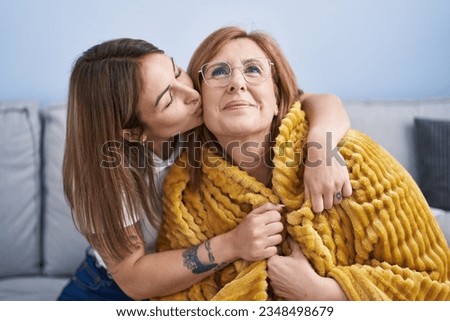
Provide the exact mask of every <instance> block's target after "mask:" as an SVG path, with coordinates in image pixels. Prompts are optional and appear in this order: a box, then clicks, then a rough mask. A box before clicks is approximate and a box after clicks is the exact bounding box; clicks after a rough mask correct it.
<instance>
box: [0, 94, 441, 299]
mask: <svg viewBox="0 0 450 321" xmlns="http://www.w3.org/2000/svg"><path fill="white" fill-rule="evenodd" d="M345 105H346V108H347V110H348V112H349V114H350V117H351V120H352V126H353V127H354V128H357V129H360V130H362V131H364V132H366V133H367V134H369V135H370V136H372V137H373V138H374V139H375V140H377V141H378V142H379V143H380V144H382V145H383V146H384V147H385V148H386V149H387V150H388V151H390V152H391V153H392V154H393V155H394V156H395V157H396V158H397V159H398V160H399V161H400V162H401V163H402V164H403V165H404V166H405V167H406V168H407V169H408V171H409V172H410V173H411V175H412V176H413V177H414V178H415V179H416V180H417V181H418V182H419V183H420V180H423V178H424V177H425V178H428V177H429V176H430V175H428V173H427V172H426V173H425V174H423V172H421V169H423V168H422V167H424V166H425V165H423V166H422V162H421V158H423V157H422V156H423V155H424V154H425V153H423V152H417V148H416V141H417V140H420V139H419V138H423V137H422V135H419V136H418V135H416V134H417V128H418V126H419V125H420V124H419V123H417V122H416V123H415V122H414V118H434V119H436V118H445V119H448V120H450V99H443V100H429V101H408V102H406V101H405V102H372V103H363V102H346V103H345ZM65 118H66V110H65V105H64V104H61V105H59V106H48V107H45V108H43V107H41V106H39V105H38V104H37V103H33V102H0V135H1V137H2V140H1V141H0V220H1V225H0V257H1V260H0V300H54V299H56V297H57V296H58V294H59V292H60V291H61V289H62V288H63V286H64V285H65V284H66V282H67V281H68V280H69V277H70V275H71V274H72V273H73V272H74V271H75V269H76V268H77V266H78V264H79V263H80V262H81V260H82V258H83V256H84V251H85V248H86V247H87V243H86V241H85V240H84V238H83V237H82V236H81V235H80V234H79V233H78V232H77V231H76V229H75V228H74V226H73V222H72V218H71V215H70V210H69V208H68V206H67V204H66V201H65V198H64V195H63V192H62V183H61V163H62V155H63V150H64V138H65V133H64V131H65ZM449 126H450V125H449ZM447 127H448V126H447ZM432 141H435V140H432ZM447 141H448V137H447ZM424 144H426V146H429V147H430V148H431V147H432V145H433V144H430V143H427V142H426V141H425V142H424ZM440 149H441V148H437V150H440ZM425 156H426V155H425ZM447 157H448V150H447ZM436 158H439V157H438V156H437V157H434V158H433V159H436ZM439 164H442V161H441V162H440V163H439ZM443 164H444V165H443V166H446V168H447V170H446V171H444V172H445V173H446V175H447V176H446V177H444V188H445V187H447V191H448V186H449V184H450V179H449V175H448V173H449V167H450V162H449V161H448V159H447V160H445V161H444V163H443ZM444 172H441V175H439V173H438V176H440V177H438V178H442V176H444V175H443V173H444ZM445 181H446V185H445ZM424 183H426V182H424ZM432 188H433V186H431V189H432ZM440 190H441V189H440ZM432 192H433V191H432ZM448 196H450V195H447V198H448ZM430 197H432V195H431V196H430ZM433 202H434V204H436V203H435V202H436V200H433ZM430 204H431V203H430ZM444 206H445V205H444ZM447 210H448V209H447ZM434 212H435V214H436V218H437V220H438V222H439V224H440V225H441V226H442V229H443V230H444V233H445V235H446V238H447V241H450V212H446V211H445V210H444V209H443V208H440V209H439V208H435V209H434Z"/></svg>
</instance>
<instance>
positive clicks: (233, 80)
mask: <svg viewBox="0 0 450 321" xmlns="http://www.w3.org/2000/svg"><path fill="white" fill-rule="evenodd" d="M246 84H247V82H246V81H245V78H244V75H243V74H242V72H241V70H240V69H239V68H232V70H231V75H230V82H229V83H228V85H227V89H228V91H230V92H234V91H239V90H244V89H245V86H246Z"/></svg>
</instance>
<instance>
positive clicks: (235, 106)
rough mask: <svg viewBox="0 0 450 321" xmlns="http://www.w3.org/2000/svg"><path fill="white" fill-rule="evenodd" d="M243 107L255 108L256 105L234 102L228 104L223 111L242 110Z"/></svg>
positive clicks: (239, 101) (246, 102) (241, 101)
mask: <svg viewBox="0 0 450 321" xmlns="http://www.w3.org/2000/svg"><path fill="white" fill-rule="evenodd" d="M242 107H255V105H254V104H252V103H250V102H248V101H246V100H233V101H230V102H229V103H227V104H226V105H225V107H224V108H223V109H224V110H227V109H240V108H242Z"/></svg>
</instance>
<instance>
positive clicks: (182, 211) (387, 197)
mask: <svg viewBox="0 0 450 321" xmlns="http://www.w3.org/2000/svg"><path fill="white" fill-rule="evenodd" d="M188 73H189V74H190V75H191V77H192V79H193V81H194V87H195V88H196V89H197V90H199V92H200V93H201V94H202V98H203V115H204V126H203V127H202V128H201V129H200V130H198V131H197V133H196V134H197V137H198V138H199V139H200V141H201V143H202V144H198V141H196V140H195V139H193V140H192V145H191V150H190V156H189V157H188V155H186V154H184V155H182V156H181V158H180V159H179V160H178V162H177V163H176V166H174V167H173V168H172V169H171V172H170V174H169V176H168V177H167V180H166V185H165V200H164V210H165V216H164V223H163V227H162V231H163V232H162V233H160V240H159V248H160V250H168V249H176V248H186V247H189V246H192V245H197V244H201V243H202V242H204V240H207V239H208V238H211V237H213V236H214V235H219V234H222V233H226V232H227V231H229V230H232V229H233V228H235V226H237V225H238V224H239V222H241V221H245V220H248V219H249V216H248V215H247V213H250V212H251V210H252V209H253V208H255V207H257V206H259V205H261V204H264V203H269V202H271V203H279V202H280V203H282V204H283V205H284V206H285V211H284V213H285V215H283V220H284V221H285V226H286V231H287V233H288V236H289V238H290V239H292V241H291V242H290V243H291V248H292V249H291V250H290V249H289V247H288V246H287V243H284V244H283V253H284V254H290V256H288V257H281V256H276V255H275V256H273V257H272V258H270V259H269V260H268V263H267V261H265V260H262V261H253V260H252V259H251V258H250V260H247V261H243V260H238V261H234V262H226V261H225V262H224V261H217V260H216V259H215V256H214V254H215V251H216V250H215V248H214V246H211V247H209V248H208V249H207V252H208V257H207V258H204V257H203V258H199V257H197V256H196V255H195V253H192V252H190V253H186V255H185V264H186V266H191V267H192V269H199V268H208V267H210V268H213V267H216V266H223V265H225V264H228V266H226V267H225V268H223V269H222V270H221V271H218V272H216V273H215V274H214V275H213V276H210V277H208V278H207V279H205V280H203V281H202V282H199V283H197V284H195V285H194V286H192V287H191V288H189V289H188V290H186V291H183V292H180V293H178V294H177V295H175V296H171V297H168V298H169V299H197V300H205V299H208V300H209V299H211V300H265V299H269V298H271V297H273V296H276V295H279V296H282V297H284V298H286V299H297V300H300V299H308V300H333V299H336V300H343V299H350V300H389V299H390V300H448V299H450V282H449V262H450V251H449V249H448V247H447V244H446V241H445V239H444V236H443V233H442V231H441V230H440V229H439V227H438V225H437V223H436V222H435V220H434V218H433V216H432V214H431V212H430V209H429V207H428V205H427V203H426V201H425V199H424V197H423V195H422V194H421V192H420V190H419V188H418V187H417V185H416V184H415V183H414V181H413V180H412V179H411V177H410V176H409V174H408V173H407V172H406V171H405V170H404V169H403V168H402V167H401V166H400V164H399V163H398V162H397V161H396V160H395V159H393V158H392V156H390V155H389V154H388V153H387V152H386V151H385V150H384V149H382V148H381V147H380V146H379V145H377V144H376V143H375V142H373V141H372V140H371V139H370V138H369V137H367V136H365V135H364V134H362V133H359V132H356V131H353V130H351V131H349V133H347V134H346V136H345V137H344V138H343V139H342V141H340V143H339V152H340V154H341V155H342V156H343V158H344V159H345V162H346V164H347V167H348V170H349V172H350V179H351V185H352V188H353V195H352V196H351V197H349V198H347V199H344V200H343V201H342V202H335V205H334V206H333V207H332V208H331V209H330V210H325V211H323V212H321V213H318V214H316V215H315V214H314V213H313V211H312V208H311V202H310V199H309V198H308V197H305V190H304V184H303V175H304V172H305V170H306V169H305V168H308V167H311V166H315V165H317V164H316V163H317V160H316V159H311V158H310V157H309V156H310V155H311V151H310V150H311V148H312V147H310V146H307V144H306V142H307V136H308V121H307V120H306V119H305V114H304V112H303V111H302V109H301V106H300V104H299V103H298V101H299V99H300V97H301V94H302V93H301V91H299V90H298V85H297V83H296V80H295V76H294V74H293V72H292V70H291V68H290V66H289V64H288V63H287V61H286V59H285V58H284V56H283V54H282V52H281V50H280V49H279V47H278V46H277V44H276V43H275V41H274V40H273V39H271V38H270V37H269V36H267V35H265V34H263V33H250V34H248V33H246V32H245V31H244V30H241V29H239V28H233V27H227V28H222V29H219V30H218V31H216V32H214V33H213V34H211V35H210V36H209V37H208V38H207V39H206V40H205V41H204V42H203V43H202V44H201V45H200V46H199V47H198V49H197V50H196V52H195V53H194V55H193V57H192V59H191V62H190V65H189V68H188ZM191 136H192V135H191ZM308 147H309V148H308ZM313 147H314V148H321V147H320V146H319V147H318V146H313ZM329 152H330V158H335V161H339V157H340V155H339V153H336V151H335V150H329ZM341 195H342V191H341V190H337V191H336V195H335V198H336V199H341ZM250 219H255V216H254V215H251V217H250ZM174 227H176V228H174ZM264 232H267V231H266V228H265V227H264V226H262V227H261V228H260V229H259V230H254V231H253V232H252V233H251V235H258V234H259V233H264ZM269 234H270V233H269ZM274 237H275V235H274ZM267 264H269V266H268V268H267ZM267 270H268V271H267ZM269 277H270V279H271V281H270V283H271V285H272V288H270V287H269V281H268V279H269ZM272 290H273V292H272Z"/></svg>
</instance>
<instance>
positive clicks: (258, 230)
mask: <svg viewBox="0 0 450 321" xmlns="http://www.w3.org/2000/svg"><path fill="white" fill-rule="evenodd" d="M282 209H283V206H282V205H275V204H272V203H267V204H264V205H262V206H260V207H258V208H256V209H254V210H253V211H251V212H250V213H248V214H247V216H246V217H245V218H244V219H243V220H242V222H241V223H240V224H239V225H238V226H237V227H236V228H235V229H233V230H232V231H231V232H229V233H231V237H230V240H231V242H233V247H234V249H235V250H236V251H237V253H236V254H237V256H238V257H239V258H242V259H244V260H247V261H258V260H262V259H266V258H268V257H271V256H272V255H274V254H275V253H277V247H276V246H277V245H278V244H279V243H281V240H282V237H281V234H280V233H281V231H283V224H282V223H281V214H280V211H281V210H282Z"/></svg>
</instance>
